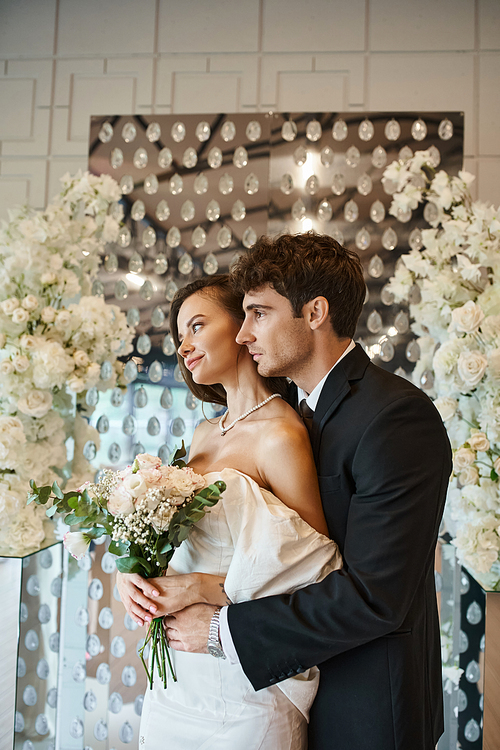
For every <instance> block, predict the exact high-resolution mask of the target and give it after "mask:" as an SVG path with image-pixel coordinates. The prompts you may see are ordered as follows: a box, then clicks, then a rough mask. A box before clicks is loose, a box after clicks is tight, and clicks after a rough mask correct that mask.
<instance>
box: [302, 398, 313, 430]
mask: <svg viewBox="0 0 500 750" xmlns="http://www.w3.org/2000/svg"><path fill="white" fill-rule="evenodd" d="M299 412H300V416H301V417H302V419H303V421H304V424H305V426H306V427H307V431H308V432H309V433H311V429H312V423H313V417H314V412H313V410H312V409H311V407H310V406H309V405H308V403H307V401H306V400H305V398H303V399H302V401H301V402H300V405H299Z"/></svg>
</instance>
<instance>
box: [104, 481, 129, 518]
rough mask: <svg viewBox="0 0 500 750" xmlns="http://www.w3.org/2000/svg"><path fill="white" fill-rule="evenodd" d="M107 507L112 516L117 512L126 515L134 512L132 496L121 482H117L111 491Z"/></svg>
mask: <svg viewBox="0 0 500 750" xmlns="http://www.w3.org/2000/svg"><path fill="white" fill-rule="evenodd" d="M107 508H108V510H109V512H110V513H112V514H113V515H114V516H116V515H118V514H120V515H123V516H128V515H130V514H131V513H133V512H134V510H135V505H134V498H133V497H132V495H131V494H130V492H128V491H127V490H126V488H125V487H124V486H123V483H121V484H119V485H118V486H117V487H116V488H115V489H114V490H113V492H112V493H111V496H110V498H109V500H108V505H107Z"/></svg>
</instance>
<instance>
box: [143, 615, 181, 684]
mask: <svg viewBox="0 0 500 750" xmlns="http://www.w3.org/2000/svg"><path fill="white" fill-rule="evenodd" d="M148 643H150V644H151V671H149V669H148V665H147V663H146V659H145V657H144V651H145V649H146V646H147V645H148ZM139 656H140V658H141V661H142V664H143V666H144V669H145V670H146V674H147V676H148V682H149V689H150V690H152V689H153V677H154V671H155V666H156V669H157V671H158V674H159V676H160V679H161V680H162V682H163V687H164V688H166V687H167V668H166V662H168V666H169V669H170V674H171V675H172V679H173V680H174V682H177V677H176V676H175V672H174V668H173V666H172V661H171V659H170V650H169V647H168V641H167V636H166V635H165V630H164V628H163V618H162V617H157V618H156V619H155V620H153V621H152V622H151V623H150V625H149V628H148V632H147V634H146V638H145V639H144V644H143V645H142V647H141V648H140V649H139Z"/></svg>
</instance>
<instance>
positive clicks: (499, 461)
mask: <svg viewBox="0 0 500 750" xmlns="http://www.w3.org/2000/svg"><path fill="white" fill-rule="evenodd" d="M493 468H494V469H495V471H496V473H497V474H498V476H500V456H499V457H498V458H497V459H496V460H495V462H494V464H493Z"/></svg>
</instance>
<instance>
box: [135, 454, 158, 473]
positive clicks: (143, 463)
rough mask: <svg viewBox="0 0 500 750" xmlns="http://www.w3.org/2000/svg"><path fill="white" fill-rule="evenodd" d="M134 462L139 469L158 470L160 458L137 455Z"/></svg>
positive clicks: (149, 455)
mask: <svg viewBox="0 0 500 750" xmlns="http://www.w3.org/2000/svg"><path fill="white" fill-rule="evenodd" d="M135 460H136V462H137V465H138V467H139V469H158V468H159V467H160V466H161V458H158V456H152V455H151V454H150V453H138V454H137V456H136V457H135Z"/></svg>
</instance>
